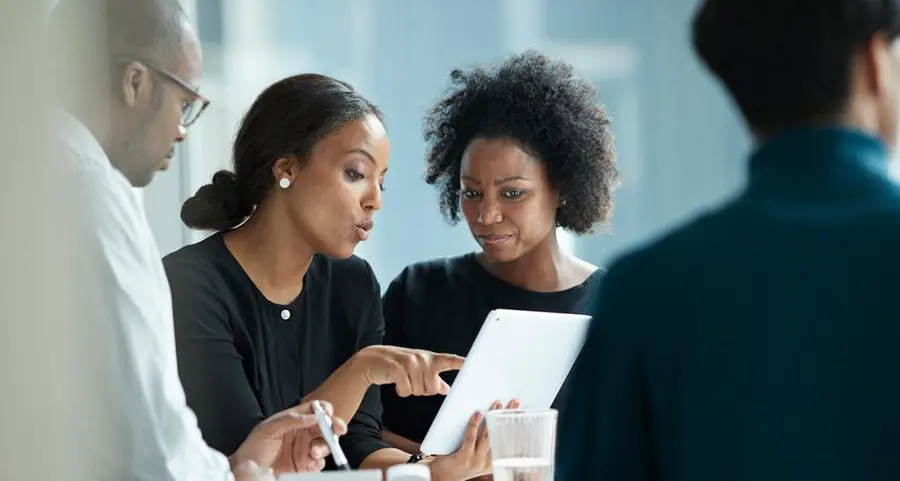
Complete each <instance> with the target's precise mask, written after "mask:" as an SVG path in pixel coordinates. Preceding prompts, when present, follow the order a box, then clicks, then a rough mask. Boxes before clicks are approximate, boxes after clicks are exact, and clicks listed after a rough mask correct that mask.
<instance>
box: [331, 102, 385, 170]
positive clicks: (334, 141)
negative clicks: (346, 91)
mask: <svg viewBox="0 0 900 481" xmlns="http://www.w3.org/2000/svg"><path fill="white" fill-rule="evenodd" d="M357 149H361V150H365V151H366V152H368V153H369V154H371V155H372V157H373V158H374V159H375V163H376V164H378V165H379V166H380V167H382V168H384V167H387V163H388V156H389V154H390V143H389V141H388V135H387V131H386V130H385V128H384V124H382V123H381V121H380V120H378V117H376V116H374V115H367V116H366V117H364V118H361V119H356V120H351V121H350V122H347V124H345V125H343V126H341V127H339V128H338V129H337V130H335V131H334V132H332V133H331V134H329V135H328V136H327V137H325V138H324V139H322V140H321V141H320V142H319V144H318V145H317V146H316V150H317V151H319V152H322V153H326V152H327V153H331V154H337V155H342V154H344V153H346V152H349V151H351V150H357Z"/></svg>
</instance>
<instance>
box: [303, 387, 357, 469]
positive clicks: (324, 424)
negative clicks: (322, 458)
mask: <svg viewBox="0 0 900 481" xmlns="http://www.w3.org/2000/svg"><path fill="white" fill-rule="evenodd" d="M312 407H313V412H314V413H315V414H316V419H317V420H318V422H319V429H320V430H321V431H322V437H323V438H325V444H327V445H328V449H330V450H331V457H332V459H334V464H335V465H336V466H337V468H338V469H341V470H344V471H350V463H348V462H347V456H344V451H342V450H341V445H340V443H338V438H337V436H336V435H335V434H334V430H332V429H331V418H330V417H328V413H326V412H325V409H323V408H322V404H321V403H319V401H313V402H312Z"/></svg>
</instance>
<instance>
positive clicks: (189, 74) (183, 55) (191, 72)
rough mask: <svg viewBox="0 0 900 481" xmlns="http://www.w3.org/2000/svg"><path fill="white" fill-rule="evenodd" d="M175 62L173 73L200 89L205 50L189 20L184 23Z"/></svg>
mask: <svg viewBox="0 0 900 481" xmlns="http://www.w3.org/2000/svg"><path fill="white" fill-rule="evenodd" d="M174 60H175V65H173V66H172V73H173V74H175V75H177V76H178V77H179V78H181V79H182V80H184V81H185V82H187V83H189V84H191V85H192V86H195V87H198V86H199V85H200V80H201V78H202V76H203V49H202V47H201V46H200V39H199V38H198V37H197V32H196V30H194V27H193V26H192V25H191V24H190V22H188V21H187V19H184V20H183V21H182V32H181V48H180V50H179V51H178V54H177V55H175V58H174Z"/></svg>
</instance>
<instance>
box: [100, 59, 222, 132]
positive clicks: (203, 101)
mask: <svg viewBox="0 0 900 481" xmlns="http://www.w3.org/2000/svg"><path fill="white" fill-rule="evenodd" d="M114 60H115V61H116V62H117V63H129V62H137V63H141V64H143V65H145V66H146V67H147V68H149V69H150V70H153V71H154V72H156V73H157V74H159V75H160V76H161V77H163V78H164V79H166V80H168V81H169V82H172V83H174V84H175V85H177V86H179V87H181V88H182V89H183V90H184V91H185V92H187V93H189V94H191V95H193V96H194V101H200V110H198V111H197V115H196V116H194V118H193V120H191V121H190V122H181V126H182V127H190V126H191V125H193V124H194V123H195V122H196V121H197V119H199V118H200V114H202V113H203V111H204V110H206V107H209V104H210V100H209V99H208V98H206V97H204V96H203V95H202V94H200V92H198V91H197V89H196V88H195V87H193V86H191V84H189V83H187V82H185V81H184V80H182V79H181V78H179V77H178V76H177V75H175V74H173V73H172V72H170V71H168V70H167V69H164V68H162V67H160V66H159V65H157V64H156V63H155V62H153V61H152V60H148V59H146V58H141V57H135V56H132V55H117V56H116V57H115V58H114Z"/></svg>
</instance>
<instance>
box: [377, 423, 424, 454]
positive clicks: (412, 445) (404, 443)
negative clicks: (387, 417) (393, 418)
mask: <svg viewBox="0 0 900 481" xmlns="http://www.w3.org/2000/svg"><path fill="white" fill-rule="evenodd" d="M381 435H382V436H383V437H384V440H385V441H387V442H389V443H391V446H394V447H395V448H398V449H402V450H403V451H406V452H407V453H418V452H419V446H421V444H420V443H417V442H415V441H413V440H411V439H407V438H405V437H403V436H401V435H399V434H396V433H394V432H392V431H391V430H389V429H384V430H383V431H382V432H381Z"/></svg>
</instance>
